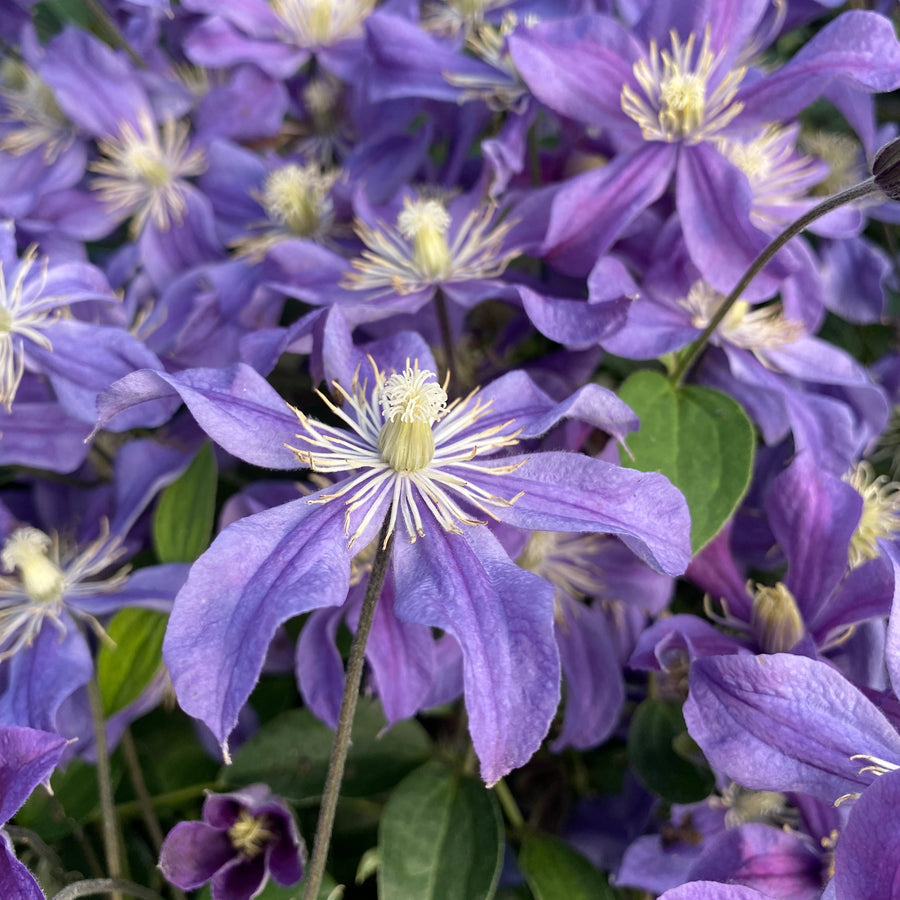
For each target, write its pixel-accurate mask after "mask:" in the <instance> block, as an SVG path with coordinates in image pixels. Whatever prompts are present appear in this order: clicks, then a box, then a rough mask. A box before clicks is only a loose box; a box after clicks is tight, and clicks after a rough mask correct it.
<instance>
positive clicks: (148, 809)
mask: <svg viewBox="0 0 900 900" xmlns="http://www.w3.org/2000/svg"><path fill="white" fill-rule="evenodd" d="M121 747H122V753H123V755H124V757H125V765H126V766H127V767H128V777H129V778H130V779H131V784H132V787H134V792H135V794H136V795H137V803H138V805H139V806H140V809H141V818H143V820H144V826H145V827H146V829H147V833H148V834H149V835H150V841H151V842H152V844H153V848H154V849H155V850H156V852H157V853H159V850H160V848H161V847H162V844H163V832H162V827H161V826H160V824H159V819H158V818H157V815H156V810H155V809H154V808H153V797H152V796H151V795H150V791H148V790H147V782H146V781H145V780H144V770H143V769H142V768H141V760H140V758H139V757H138V751H137V746H136V744H135V742H134V738H133V737H132V735H131V729H130V728H126V729H125V731H124V732H123V733H122V740H121ZM116 813H117V815H118V810H116ZM169 893H170V894H171V895H172V897H174V898H175V900H187V895H186V894H185V893H184V891H182V890H180V889H179V888H177V887H175V885H169Z"/></svg>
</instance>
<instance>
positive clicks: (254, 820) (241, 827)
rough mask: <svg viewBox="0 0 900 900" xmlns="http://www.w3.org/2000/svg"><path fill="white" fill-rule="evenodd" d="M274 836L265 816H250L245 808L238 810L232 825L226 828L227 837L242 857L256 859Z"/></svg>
mask: <svg viewBox="0 0 900 900" xmlns="http://www.w3.org/2000/svg"><path fill="white" fill-rule="evenodd" d="M274 838H275V832H274V831H273V830H272V827H271V823H270V822H269V819H268V817H267V816H252V815H250V813H249V812H247V810H246V809H242V810H240V811H239V812H238V815H237V819H235V822H234V825H232V826H231V827H230V828H229V829H228V839H229V840H230V841H231V846H232V847H234V849H235V850H237V851H238V853H240V854H241V856H243V857H244V859H256V857H257V856H259V855H260V853H262V852H263V851H264V850H265V849H266V846H267V845H268V844H269V843H271V841H272V840H273V839H274Z"/></svg>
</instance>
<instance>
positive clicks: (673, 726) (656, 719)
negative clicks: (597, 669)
mask: <svg viewBox="0 0 900 900" xmlns="http://www.w3.org/2000/svg"><path fill="white" fill-rule="evenodd" d="M695 747H696V745H694V744H693V742H692V741H691V740H690V736H689V735H688V734H687V728H686V727H685V724H684V716H683V715H682V713H681V704H679V703H672V702H669V701H666V700H657V699H655V698H652V697H651V698H649V699H647V700H644V702H643V703H641V704H640V706H638V708H637V709H636V710H635V711H634V715H633V716H632V718H631V728H630V729H629V731H628V757H629V759H630V761H631V764H632V766H633V767H634V770H635V772H636V773H637V776H638V778H639V779H640V780H641V781H642V782H643V784H644V786H645V787H646V788H647V789H648V790H650V791H652V792H653V793H654V794H658V795H659V796H660V797H662V798H664V799H665V800H669V801H670V802H672V803H693V802H695V801H697V800H703V799H704V798H705V797H708V796H709V794H710V793H711V791H712V790H713V787H714V785H715V779H714V778H713V774H712V772H711V771H710V770H709V768H708V767H707V766H705V765H704V764H703V763H704V762H705V761H704V760H703V756H702V754H701V753H700V751H699V749H697V751H696V753H695V754H693V755H692V754H691V750H693V749H694V748H695ZM694 759H696V761H697V764H695V762H694Z"/></svg>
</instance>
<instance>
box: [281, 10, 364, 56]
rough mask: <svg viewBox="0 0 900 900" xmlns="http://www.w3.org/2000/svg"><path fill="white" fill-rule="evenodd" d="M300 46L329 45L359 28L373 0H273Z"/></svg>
mask: <svg viewBox="0 0 900 900" xmlns="http://www.w3.org/2000/svg"><path fill="white" fill-rule="evenodd" d="M271 6H272V11H273V12H274V13H275V15H276V16H278V18H279V19H280V20H281V22H282V24H283V25H284V26H285V28H286V29H287V31H288V34H289V36H290V38H291V40H293V41H294V43H296V44H297V46H298V47H327V46H330V45H331V44H334V43H336V42H337V41H340V40H343V39H344V38H348V37H352V36H353V35H355V34H357V33H358V32H359V30H360V24H361V23H362V20H363V19H365V17H366V16H367V15H368V14H369V13H370V12H371V11H372V7H373V6H374V0H271Z"/></svg>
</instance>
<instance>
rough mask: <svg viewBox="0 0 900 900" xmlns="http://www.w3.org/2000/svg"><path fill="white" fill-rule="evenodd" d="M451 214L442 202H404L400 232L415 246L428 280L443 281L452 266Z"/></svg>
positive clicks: (417, 261) (415, 257) (418, 263)
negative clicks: (450, 244) (450, 243)
mask: <svg viewBox="0 0 900 900" xmlns="http://www.w3.org/2000/svg"><path fill="white" fill-rule="evenodd" d="M449 228H450V214H449V213H448V212H447V210H446V209H445V208H444V205H443V203H441V202H440V200H433V199H432V200H410V199H409V198H408V197H407V198H406V199H405V200H404V201H403V210H402V211H401V212H400V215H399V216H397V230H398V231H399V232H400V234H402V235H403V237H405V238H406V239H407V240H408V241H412V244H413V261H414V263H415V265H416V267H417V268H418V269H419V271H420V272H421V273H422V275H424V276H425V277H426V278H435V279H436V278H440V276H441V275H443V274H445V273H446V272H447V271H448V270H449V269H450V265H451V255H450V246H449V244H448V243H447V231H448V230H449Z"/></svg>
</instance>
